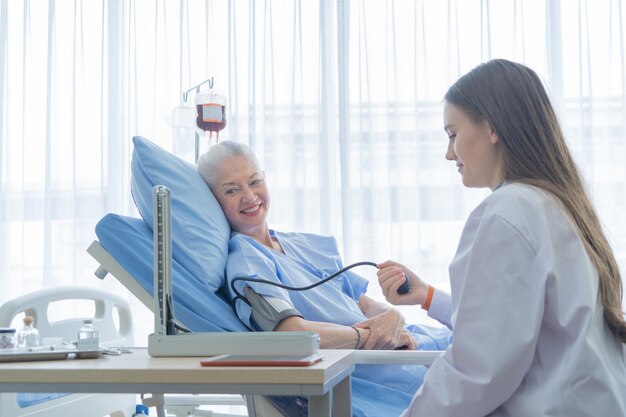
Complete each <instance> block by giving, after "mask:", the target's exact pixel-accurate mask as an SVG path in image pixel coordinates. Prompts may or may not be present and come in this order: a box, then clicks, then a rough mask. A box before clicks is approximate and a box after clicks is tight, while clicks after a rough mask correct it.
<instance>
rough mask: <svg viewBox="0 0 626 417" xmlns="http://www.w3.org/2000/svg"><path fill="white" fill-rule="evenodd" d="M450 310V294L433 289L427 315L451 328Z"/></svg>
mask: <svg viewBox="0 0 626 417" xmlns="http://www.w3.org/2000/svg"><path fill="white" fill-rule="evenodd" d="M451 311H452V299H451V298H450V294H448V293H447V292H443V291H440V290H438V289H435V291H434V292H433V298H432V299H431V301H430V307H429V308H428V316H429V317H432V318H433V319H435V320H437V321H438V322H440V323H441V324H444V325H445V326H446V327H447V328H448V329H450V330H452V324H451V323H450V321H451V320H450V315H451Z"/></svg>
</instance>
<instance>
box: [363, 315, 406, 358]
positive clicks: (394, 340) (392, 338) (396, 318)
mask: <svg viewBox="0 0 626 417" xmlns="http://www.w3.org/2000/svg"><path fill="white" fill-rule="evenodd" d="M355 326H356V327H360V328H363V329H369V330H370V332H369V337H368V338H367V340H366V341H365V343H364V344H363V345H362V346H361V349H395V348H398V347H402V346H406V348H408V349H415V347H416V343H415V339H413V337H412V336H411V335H410V333H409V332H408V331H407V330H406V329H405V328H404V317H403V316H402V314H401V313H400V312H399V311H397V310H394V309H388V310H387V311H385V312H384V313H381V314H379V315H377V316H374V317H372V318H370V319H367V320H365V321H362V322H360V323H357V324H355Z"/></svg>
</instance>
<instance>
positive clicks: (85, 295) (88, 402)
mask: <svg viewBox="0 0 626 417" xmlns="http://www.w3.org/2000/svg"><path fill="white" fill-rule="evenodd" d="M75 301H78V302H79V303H80V305H79V306H78V308H82V309H85V310H86V312H85V313H84V314H85V315H87V316H86V317H85V316H82V317H81V316H78V315H77V316H76V317H64V318H63V319H62V320H60V319H56V320H55V318H54V317H55V316H56V315H58V313H55V309H56V308H58V307H61V306H64V307H66V308H67V307H70V306H71V305H70V304H69V303H70V302H75ZM85 302H86V303H85ZM57 303H58V304H57ZM90 304H91V305H90ZM91 307H93V308H91ZM91 310H93V312H94V313H93V315H88V314H90V312H91ZM80 312H81V313H83V312H82V310H81V311H80ZM87 312H89V313H87ZM25 315H26V316H32V317H33V318H34V319H35V321H34V325H35V328H37V329H38V331H39V334H40V338H42V339H45V338H56V339H59V338H62V339H63V340H65V341H66V342H70V341H74V340H76V336H77V333H78V329H79V328H80V327H81V326H82V324H83V320H84V319H87V318H90V319H92V320H93V325H94V327H95V328H96V329H97V330H98V332H99V337H100V344H101V345H102V346H105V347H107V346H109V347H112V346H132V345H133V322H132V316H131V311H130V307H129V305H128V302H127V301H126V300H124V299H123V298H122V297H120V296H118V295H115V294H110V293H107V292H104V291H101V290H98V289H96V288H91V287H84V286H75V285H74V286H59V287H52V288H45V289H42V290H39V291H35V292H32V293H29V294H25V295H22V296H20V297H17V298H14V299H12V300H9V301H7V302H6V303H4V304H3V305H2V306H0V327H9V326H11V325H13V326H16V322H19V321H20V319H21V318H23V317H24V316H25ZM114 317H115V318H116V319H114ZM116 321H117V326H116V325H115V322H116ZM16 327H19V324H18V325H17V326H16ZM135 403H136V396H135V395H134V394H54V393H0V416H3V417H4V416H7V417H8V416H10V417H20V416H25V417H26V416H28V417H66V416H79V415H80V416H84V417H102V416H106V415H111V416H112V417H130V416H131V415H132V413H134V411H135Z"/></svg>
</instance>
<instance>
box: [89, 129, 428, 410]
mask: <svg viewBox="0 0 626 417" xmlns="http://www.w3.org/2000/svg"><path fill="white" fill-rule="evenodd" d="M133 142H134V151H133V160H132V163H131V173H132V177H131V191H132V195H133V199H134V201H135V204H136V205H137V208H138V210H139V212H140V214H141V218H134V217H128V216H122V215H118V214H112V213H110V214H107V215H105V216H104V217H103V218H102V219H101V220H100V222H99V223H98V224H97V225H96V235H97V237H98V240H97V241H94V242H93V243H92V244H91V245H90V247H89V248H88V250H87V251H88V253H89V254H90V255H91V256H92V257H93V258H95V259H96V260H97V261H98V263H99V265H100V266H99V267H98V269H97V271H96V275H97V276H98V277H99V278H101V279H102V278H104V277H105V276H106V275H107V274H108V273H110V274H111V275H113V276H114V277H115V278H116V279H118V280H119V281H120V282H121V283H122V284H123V285H124V286H125V287H126V288H128V289H129V290H130V291H131V292H132V293H133V294H134V295H135V296H136V297H137V298H138V299H139V300H140V301H141V302H142V303H143V304H144V305H146V306H147V307H148V308H149V309H151V310H152V307H153V301H152V294H153V259H154V256H153V243H152V237H153V235H152V221H153V213H152V188H153V187H154V186H155V185H165V186H166V187H167V188H168V189H169V190H170V192H171V206H172V224H171V235H172V283H173V305H174V312H175V317H176V320H177V322H178V324H180V325H182V326H184V327H186V328H188V329H189V330H191V331H192V332H246V331H249V329H248V328H247V327H246V326H245V325H243V324H242V323H241V321H240V320H239V319H238V317H237V315H236V314H235V313H234V311H233V309H232V307H231V305H230V303H229V301H228V299H227V297H226V295H225V294H224V292H223V289H222V284H223V282H224V270H225V265H226V257H227V255H228V240H229V237H230V228H229V226H228V222H227V220H226V218H225V216H224V214H223V212H222V210H221V208H220V206H219V204H218V203H217V201H216V200H215V198H214V197H213V195H212V194H211V192H210V190H209V189H208V187H207V186H206V185H205V183H204V181H203V180H202V178H201V177H200V176H199V175H198V174H197V172H196V170H195V166H194V165H191V164H189V163H187V162H185V161H183V160H181V159H179V158H177V157H176V156H174V155H172V154H171V153H169V152H167V151H165V150H163V149H161V148H159V147H158V146H156V145H154V144H153V143H152V142H150V141H149V140H147V139H144V138H141V137H135V138H133ZM439 354H440V352H399V351H396V352H374V351H356V352H355V355H356V360H357V363H370V364H386V363H392V364H419V365H428V364H430V363H431V362H432V361H433V360H434V359H435V358H436V356H438V355H439ZM247 400H248V401H247V402H248V404H251V403H252V402H254V403H256V407H253V406H248V412H249V414H250V415H251V416H254V415H265V414H262V413H259V408H266V409H267V408H268V407H267V404H266V403H265V402H264V400H263V399H262V398H254V399H253V398H247ZM260 404H261V405H260ZM269 415H276V410H271V408H270V414H269Z"/></svg>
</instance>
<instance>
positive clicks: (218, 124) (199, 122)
mask: <svg viewBox="0 0 626 417" xmlns="http://www.w3.org/2000/svg"><path fill="white" fill-rule="evenodd" d="M195 104H196V126H197V128H198V129H199V131H200V132H201V133H202V134H206V133H207V132H208V133H209V136H212V134H213V132H215V133H216V135H217V137H218V138H219V132H220V130H222V129H224V128H225V127H226V97H225V96H224V95H223V94H220V93H218V92H216V91H214V90H208V91H201V92H199V93H197V94H196V98H195Z"/></svg>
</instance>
